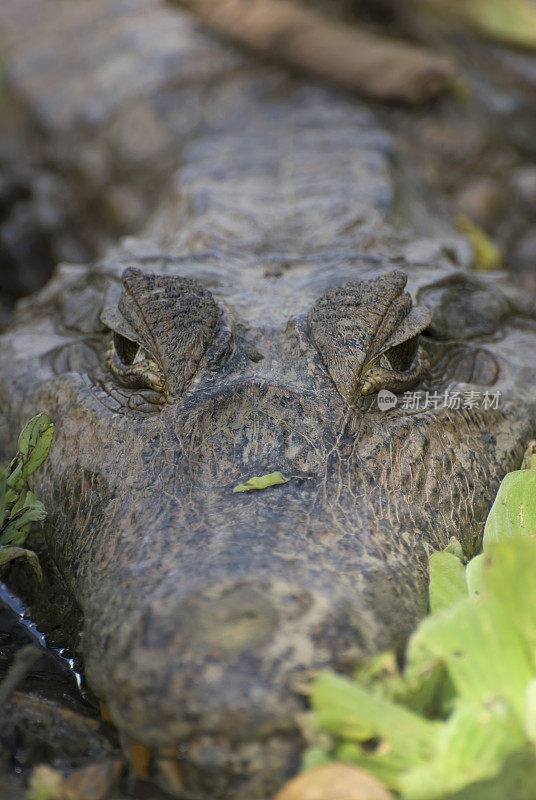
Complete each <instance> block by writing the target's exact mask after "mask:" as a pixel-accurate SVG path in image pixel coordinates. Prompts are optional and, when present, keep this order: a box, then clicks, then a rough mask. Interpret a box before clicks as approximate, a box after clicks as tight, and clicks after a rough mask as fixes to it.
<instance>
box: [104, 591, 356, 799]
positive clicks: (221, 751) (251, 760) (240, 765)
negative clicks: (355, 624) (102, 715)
mask: <svg viewBox="0 0 536 800" xmlns="http://www.w3.org/2000/svg"><path fill="white" fill-rule="evenodd" d="M177 594H178V593H177V589H175V592H173V587H171V586H169V585H168V586H167V587H166V589H165V590H162V591H160V592H159V593H158V594H157V595H155V596H154V597H152V598H151V599H149V600H148V601H147V602H146V603H145V604H144V606H143V608H142V609H141V610H140V611H139V612H138V613H136V615H135V616H134V617H132V618H131V619H130V620H128V621H125V623H124V624H123V626H122V628H121V630H120V631H119V637H118V638H119V639H120V646H119V648H118V649H116V648H114V658H115V661H114V663H113V664H112V665H111V671H110V672H108V675H107V687H108V691H109V695H108V697H107V698H106V699H107V702H108V705H109V707H110V710H111V713H112V716H113V718H114V720H115V721H116V722H117V723H118V724H119V726H120V727H121V729H123V730H125V731H126V732H127V733H128V734H129V735H130V736H132V737H133V738H135V739H137V740H138V741H141V742H142V743H143V744H145V745H148V746H150V747H152V748H154V749H155V750H156V751H162V750H166V751H169V749H170V748H171V749H173V748H176V752H177V754H178V757H179V759H182V761H183V762H184V764H185V765H186V768H187V769H188V770H190V771H194V772H196V773H197V772H199V775H202V774H203V773H206V771H207V770H211V769H215V770H217V771H218V772H220V771H222V773H226V774H227V775H228V779H229V780H231V779H233V780H239V781H242V780H244V779H245V776H246V775H253V774H255V775H256V778H255V780H256V781H258V779H259V775H260V773H262V771H263V769H266V775H267V780H270V781H274V786H275V785H277V781H278V780H281V776H282V775H285V774H288V773H290V771H291V770H292V769H293V768H295V767H296V766H297V758H298V752H299V746H300V737H299V735H298V733H297V728H296V714H297V713H298V712H299V711H301V710H303V707H304V698H303V695H301V694H299V693H297V692H296V691H294V690H295V688H296V686H297V685H298V684H299V683H300V681H301V682H302V684H303V680H304V678H306V677H309V676H310V670H311V669H315V668H319V667H321V666H323V665H324V664H325V663H328V662H333V659H334V658H336V657H337V653H336V652H335V650H336V647H340V648H341V649H342V650H344V649H345V645H346V646H348V645H349V644H350V643H351V642H350V640H351V639H352V634H351V633H350V634H349V635H347V636H344V635H343V636H342V637H341V631H343V630H344V631H348V628H349V626H348V616H347V609H345V608H344V607H343V606H344V604H341V607H340V609H339V610H338V609H337V608H336V607H334V606H333V598H331V600H330V601H328V598H327V596H326V595H323V594H322V593H321V592H317V591H316V590H315V589H309V588H304V587H303V586H299V585H297V584H294V583H290V582H287V581H285V580H282V579H274V578H262V577H256V578H253V577H251V578H243V579H240V578H236V579H232V580H231V579H226V580H223V581H221V582H219V583H216V584H214V585H211V586H205V587H203V588H197V589H195V590H193V591H190V592H189V593H187V594H186V595H185V596H182V597H177ZM346 639H347V640H348V641H346ZM254 743H255V744H254ZM259 759H260V760H259ZM233 776H234V777H233ZM278 776H279V777H278ZM199 780H201V778H199ZM191 782H192V777H191V776H190V779H189V784H191ZM196 782H197V780H196V779H195V778H194V779H193V783H194V784H195V783H196Z"/></svg>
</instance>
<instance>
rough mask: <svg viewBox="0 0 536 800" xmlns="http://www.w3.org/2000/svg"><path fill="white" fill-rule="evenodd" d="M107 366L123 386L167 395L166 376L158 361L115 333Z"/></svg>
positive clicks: (135, 343)
mask: <svg viewBox="0 0 536 800" xmlns="http://www.w3.org/2000/svg"><path fill="white" fill-rule="evenodd" d="M106 364H107V366H108V368H109V369H110V372H112V374H113V375H114V377H115V378H116V380H117V381H118V383H119V384H120V385H121V386H124V387H126V388H128V389H150V390H152V391H153V392H157V393H158V394H162V395H163V394H165V383H164V375H163V373H162V370H161V369H160V367H159V365H158V363H157V362H156V360H155V359H154V358H153V357H152V356H151V354H150V353H148V352H147V351H146V350H145V349H144V348H143V347H141V345H139V344H138V343H137V342H134V341H132V340H131V339H127V338H126V337H125V336H122V335H121V334H120V333H117V332H115V331H114V332H113V333H112V337H111V341H110V344H109V346H108V349H107V350H106Z"/></svg>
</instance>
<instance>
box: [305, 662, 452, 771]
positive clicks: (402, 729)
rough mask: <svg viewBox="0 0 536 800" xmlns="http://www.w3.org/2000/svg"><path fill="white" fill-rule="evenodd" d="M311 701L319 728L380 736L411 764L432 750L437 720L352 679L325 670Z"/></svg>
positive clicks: (344, 734)
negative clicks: (392, 700) (432, 719)
mask: <svg viewBox="0 0 536 800" xmlns="http://www.w3.org/2000/svg"><path fill="white" fill-rule="evenodd" d="M311 703H312V706H313V708H314V709H315V711H316V712H317V714H318V722H319V725H320V727H321V728H322V729H324V730H327V731H328V732H330V733H333V734H335V735H336V736H339V737H340V738H344V739H351V740H357V741H364V740H367V739H371V738H374V737H378V738H380V739H382V740H384V741H385V742H386V743H387V744H388V745H389V746H390V747H391V748H392V750H393V751H394V752H396V753H398V754H400V755H401V756H404V757H405V758H406V759H407V761H408V763H415V762H419V761H420V760H421V759H426V758H427V757H429V755H430V753H431V751H432V748H433V742H434V738H435V735H436V732H437V731H436V723H434V722H430V721H428V720H425V719H423V718H422V717H420V716H419V715H418V714H414V713H413V712H412V711H409V710H408V709H406V708H404V707H403V706H400V705H397V704H396V703H392V702H390V701H389V700H386V699H385V698H382V697H377V696H376V695H374V694H373V693H372V692H370V691H368V690H367V689H365V688H363V687H362V686H359V684H357V683H354V682H353V681H351V680H350V679H349V678H345V677H342V676H340V675H335V674H334V673H333V672H322V673H321V674H320V675H319V677H318V678H317V680H316V682H315V685H314V688H313V693H312V695H311Z"/></svg>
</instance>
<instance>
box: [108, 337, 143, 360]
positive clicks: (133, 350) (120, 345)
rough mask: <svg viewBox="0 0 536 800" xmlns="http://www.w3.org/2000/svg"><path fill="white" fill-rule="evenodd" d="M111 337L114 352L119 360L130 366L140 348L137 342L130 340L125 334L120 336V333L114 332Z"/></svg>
mask: <svg viewBox="0 0 536 800" xmlns="http://www.w3.org/2000/svg"><path fill="white" fill-rule="evenodd" d="M112 338H113V345H114V347H115V352H116V353H117V355H118V357H119V359H120V361H121V362H122V363H123V364H124V365H125V366H130V364H133V363H134V359H135V358H136V356H137V354H138V353H139V352H140V350H141V348H140V346H139V344H138V343H137V342H132V341H131V340H130V339H127V338H126V337H125V336H121V334H120V333H115V332H114V334H113V337H112Z"/></svg>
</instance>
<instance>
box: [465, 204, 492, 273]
mask: <svg viewBox="0 0 536 800" xmlns="http://www.w3.org/2000/svg"><path fill="white" fill-rule="evenodd" d="M456 225H457V226H458V230H459V231H461V233H463V234H465V236H467V238H468V239H469V241H470V243H471V247H472V248H473V268H474V269H480V270H494V269H500V268H501V254H500V252H499V249H498V247H497V245H496V244H495V243H494V242H493V241H492V240H491V239H490V237H489V236H488V234H487V233H485V231H483V230H482V228H481V227H480V226H479V225H477V224H476V223H474V222H473V221H472V220H471V219H469V217H466V216H464V215H463V214H458V215H457V217H456Z"/></svg>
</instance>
